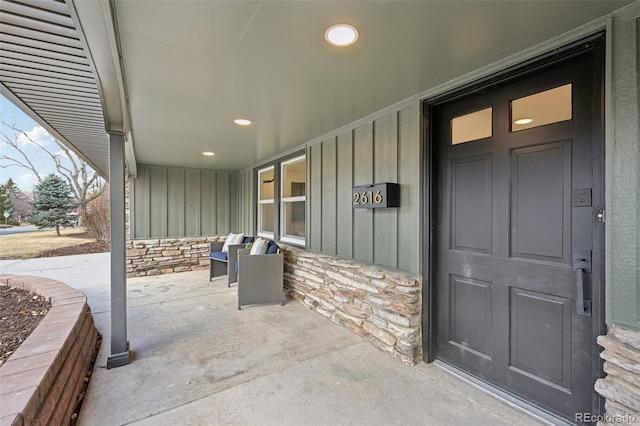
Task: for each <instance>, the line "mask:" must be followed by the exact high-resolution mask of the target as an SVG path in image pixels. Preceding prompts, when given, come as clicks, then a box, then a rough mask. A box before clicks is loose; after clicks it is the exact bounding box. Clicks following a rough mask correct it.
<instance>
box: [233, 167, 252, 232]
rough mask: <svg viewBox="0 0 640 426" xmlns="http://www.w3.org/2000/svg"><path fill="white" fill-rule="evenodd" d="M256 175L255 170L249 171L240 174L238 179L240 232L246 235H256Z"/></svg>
mask: <svg viewBox="0 0 640 426" xmlns="http://www.w3.org/2000/svg"><path fill="white" fill-rule="evenodd" d="M255 179H256V178H255V175H254V173H253V169H247V170H243V171H241V172H240V177H239V179H238V197H239V200H238V201H239V206H238V218H239V219H238V229H237V231H238V232H244V234H245V235H256V233H255V226H256V223H255V222H256V219H255V215H256V213H255V212H256V196H255V195H254V194H255V193H254V188H255V187H254V180H255Z"/></svg>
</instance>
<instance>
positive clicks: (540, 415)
mask: <svg viewBox="0 0 640 426" xmlns="http://www.w3.org/2000/svg"><path fill="white" fill-rule="evenodd" d="M433 364H434V365H437V366H438V367H440V368H442V369H443V370H444V371H446V372H448V373H449V374H452V375H454V376H456V377H458V378H459V379H462V380H464V381H465V382H467V383H469V384H471V385H473V386H475V387H476V388H478V389H480V390H482V391H483V392H485V393H488V394H490V395H492V396H494V397H495V398H498V399H500V400H502V401H503V402H504V403H505V404H507V405H509V406H511V407H513V408H516V409H518V410H520V411H524V412H526V413H527V414H529V415H530V416H532V417H534V418H535V419H537V420H540V421H541V422H544V423H546V424H548V425H551V426H556V425H557V426H574V425H575V423H570V422H568V421H566V420H565V419H563V418H560V417H558V416H556V415H554V414H551V413H549V412H548V411H545V410H543V409H541V408H539V407H536V406H535V405H533V404H531V403H529V402H526V401H524V400H522V399H520V398H518V397H516V396H514V395H512V394H510V393H508V392H506V391H504V390H502V389H500V388H498V387H496V386H494V385H491V384H489V383H487V382H485V381H483V380H481V379H479V378H477V377H475V376H472V375H471V374H469V373H465V372H464V371H462V370H460V369H458V368H456V367H454V366H453V365H451V364H447V363H446V362H444V361H441V360H438V359H437V360H435V361H433Z"/></svg>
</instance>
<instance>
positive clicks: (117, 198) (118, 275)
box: [107, 133, 130, 368]
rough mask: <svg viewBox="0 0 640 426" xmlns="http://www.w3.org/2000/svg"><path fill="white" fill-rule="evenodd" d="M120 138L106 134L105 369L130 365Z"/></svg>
mask: <svg viewBox="0 0 640 426" xmlns="http://www.w3.org/2000/svg"><path fill="white" fill-rule="evenodd" d="M124 173H125V170H124V136H123V135H122V134H118V133H110V134H109V187H110V203H111V353H110V355H109V358H107V368H113V367H120V366H122V365H127V364H129V362H130V353H129V341H128V340H127V278H126V269H125V260H126V253H125V211H124V209H125V206H124Z"/></svg>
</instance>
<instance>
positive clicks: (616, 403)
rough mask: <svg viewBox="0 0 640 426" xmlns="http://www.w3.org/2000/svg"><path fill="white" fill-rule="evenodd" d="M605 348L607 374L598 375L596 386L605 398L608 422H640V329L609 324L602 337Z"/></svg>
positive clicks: (604, 357)
mask: <svg viewBox="0 0 640 426" xmlns="http://www.w3.org/2000/svg"><path fill="white" fill-rule="evenodd" d="M598 344H599V345H600V346H602V347H603V348H604V351H603V352H602V353H601V354H600V357H602V359H604V371H605V373H607V376H606V377H605V378H602V379H598V381H597V382H596V386H595V389H596V391H597V392H598V393H599V394H600V395H602V396H603V397H604V398H605V399H606V402H605V410H606V413H607V414H606V416H605V418H604V419H603V420H604V421H605V422H606V423H634V424H635V423H636V422H640V333H639V332H637V331H631V330H627V329H625V328H621V327H616V326H609V330H608V332H607V334H606V335H605V336H599V337H598Z"/></svg>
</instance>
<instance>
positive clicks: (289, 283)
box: [282, 246, 422, 365]
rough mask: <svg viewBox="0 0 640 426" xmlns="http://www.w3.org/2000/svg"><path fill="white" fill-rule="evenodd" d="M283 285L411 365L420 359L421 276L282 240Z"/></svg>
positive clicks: (298, 297)
mask: <svg viewBox="0 0 640 426" xmlns="http://www.w3.org/2000/svg"><path fill="white" fill-rule="evenodd" d="M282 252H283V253H284V259H285V260H284V263H285V273H284V285H285V289H286V290H287V291H288V292H289V294H290V296H291V297H292V298H294V299H297V300H300V301H301V302H302V303H303V304H305V305H306V306H307V307H309V308H311V309H313V310H315V311H316V312H318V313H319V314H321V315H323V316H325V317H327V318H329V319H330V320H331V321H333V322H335V323H337V324H340V325H342V326H344V327H346V328H347V329H349V330H351V331H352V332H354V333H356V334H358V335H361V336H364V337H365V338H367V339H368V340H370V341H371V342H372V343H373V344H374V345H376V346H377V347H379V348H381V349H383V350H384V351H387V352H390V353H391V354H393V355H394V356H397V357H399V358H400V359H401V360H402V362H404V363H406V364H410V365H414V364H416V363H418V362H420V361H421V359H422V340H421V339H422V328H421V324H422V281H421V279H420V278H419V277H416V276H414V275H411V274H408V273H405V272H401V271H391V270H385V269H381V268H379V267H375V266H370V265H366V264H363V263H360V262H356V261H352V260H343V259H339V258H336V257H333V256H328V255H324V254H319V253H312V252H306V251H303V250H300V249H297V248H293V247H289V246H284V247H282Z"/></svg>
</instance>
